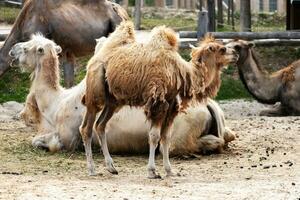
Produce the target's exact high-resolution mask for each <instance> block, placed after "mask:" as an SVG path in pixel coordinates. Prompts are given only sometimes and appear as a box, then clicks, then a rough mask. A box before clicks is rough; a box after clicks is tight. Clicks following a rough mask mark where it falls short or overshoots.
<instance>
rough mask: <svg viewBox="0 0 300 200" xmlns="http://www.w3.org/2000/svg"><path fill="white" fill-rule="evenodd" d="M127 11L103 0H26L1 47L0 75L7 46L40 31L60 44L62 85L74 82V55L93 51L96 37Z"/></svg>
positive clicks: (6, 61)
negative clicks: (62, 62) (61, 50)
mask: <svg viewBox="0 0 300 200" xmlns="http://www.w3.org/2000/svg"><path fill="white" fill-rule="evenodd" d="M127 18H128V17H127V14H126V11H125V10H124V9H123V8H121V7H120V6H119V5H118V4H115V3H112V2H110V1H106V0H27V1H26V2H25V3H24V6H23V8H22V10H21V12H20V14H19V16H18V17H17V19H16V21H15V23H14V25H13V28H12V30H11V32H10V34H9V35H8V37H7V38H6V40H5V43H4V45H3V47H2V48H1V49H0V76H1V75H2V74H3V73H4V72H5V71H6V70H8V68H9V63H10V61H11V58H10V57H9V56H8V52H9V50H10V49H11V48H12V46H13V45H14V44H16V43H18V42H22V41H27V40H29V39H30V36H31V35H32V34H34V33H36V32H40V33H42V34H43V35H45V36H46V37H47V38H50V39H53V40H54V41H55V42H56V43H57V44H58V45H60V46H61V47H62V48H63V52H62V57H63V59H64V60H65V61H67V62H66V63H65V64H64V76H65V85H66V86H67V87H70V86H71V85H73V79H74V65H75V57H79V56H84V55H88V54H90V53H92V52H93V50H94V47H95V45H96V42H95V39H96V38H99V37H101V36H107V35H108V34H109V33H111V32H112V31H114V29H115V27H116V25H117V24H119V23H120V22H121V21H122V19H127Z"/></svg>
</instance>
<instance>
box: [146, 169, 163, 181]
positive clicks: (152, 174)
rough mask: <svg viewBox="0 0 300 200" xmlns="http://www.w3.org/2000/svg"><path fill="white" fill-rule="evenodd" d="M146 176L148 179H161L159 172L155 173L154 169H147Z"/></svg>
mask: <svg viewBox="0 0 300 200" xmlns="http://www.w3.org/2000/svg"><path fill="white" fill-rule="evenodd" d="M148 178H149V179H161V176H160V175H159V174H156V172H155V170H149V171H148Z"/></svg>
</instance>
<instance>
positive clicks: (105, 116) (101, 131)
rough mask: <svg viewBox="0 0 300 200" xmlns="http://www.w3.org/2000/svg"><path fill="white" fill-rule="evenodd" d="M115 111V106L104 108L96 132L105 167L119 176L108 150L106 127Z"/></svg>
mask: <svg viewBox="0 0 300 200" xmlns="http://www.w3.org/2000/svg"><path fill="white" fill-rule="evenodd" d="M115 110H116V107H114V106H104V109H103V111H102V113H101V115H100V116H99V118H98V120H97V122H96V124H95V132H96V133H97V136H98V139H99V140H100V142H99V143H100V144H101V149H102V153H103V155H104V159H105V166H106V168H107V170H108V171H109V172H110V173H112V174H118V171H117V170H116V168H115V166H114V162H113V159H112V157H111V156H110V153H109V150H108V146H107V139H106V132H105V127H106V124H107V122H108V121H109V120H110V119H111V117H112V116H113V114H114V111H115Z"/></svg>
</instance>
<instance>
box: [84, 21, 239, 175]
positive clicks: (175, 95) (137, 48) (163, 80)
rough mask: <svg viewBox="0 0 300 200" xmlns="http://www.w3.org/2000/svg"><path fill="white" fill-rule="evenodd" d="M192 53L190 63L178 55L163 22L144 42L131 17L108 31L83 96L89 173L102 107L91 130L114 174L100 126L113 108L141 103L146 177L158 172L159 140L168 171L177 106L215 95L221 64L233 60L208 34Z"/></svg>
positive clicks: (91, 65)
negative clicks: (145, 135) (145, 131)
mask: <svg viewBox="0 0 300 200" xmlns="http://www.w3.org/2000/svg"><path fill="white" fill-rule="evenodd" d="M191 55H192V61H191V63H187V62H185V61H184V60H183V59H182V58H181V57H180V55H179V54H178V52H177V38H176V35H175V33H174V32H173V31H172V30H170V29H167V28H164V27H159V28H155V29H154V30H153V31H152V37H151V40H150V41H149V42H148V43H147V44H140V43H137V42H135V34H134V29H133V25H132V23H130V22H124V23H121V25H120V26H119V27H117V29H116V31H115V32H113V33H112V34H111V35H110V36H109V38H108V39H107V40H106V41H105V42H104V44H103V46H102V48H101V49H100V50H99V52H98V53H97V54H96V55H95V56H94V57H93V58H92V59H91V60H90V61H89V64H88V72H87V78H86V80H87V85H86V94H85V97H84V98H83V103H84V104H85V105H86V107H87V111H86V114H85V117H84V120H83V123H82V126H81V134H82V138H83V142H84V145H85V152H86V157H87V166H88V171H89V174H90V175H94V174H95V167H94V162H93V159H92V151H91V139H92V129H93V125H94V122H95V119H96V114H97V113H98V112H99V111H100V110H101V109H102V108H103V110H102V113H101V115H100V116H99V118H98V119H97V121H96V123H95V132H97V133H98V135H99V138H100V141H101V144H102V146H101V147H102V152H103V154H104V158H105V163H106V167H107V169H108V171H109V172H111V173H113V174H117V173H118V172H117V170H116V169H115V167H114V165H113V160H112V158H111V156H110V153H109V151H108V147H107V141H106V133H105V128H106V124H107V123H108V122H109V120H110V119H111V117H112V116H113V115H114V113H115V112H117V111H118V110H119V109H120V108H122V107H123V106H124V105H130V106H136V107H143V108H144V111H145V114H146V116H147V119H148V120H149V121H150V123H151V129H150V132H149V144H150V151H149V162H148V177H149V178H158V177H160V176H159V175H158V174H156V170H155V161H154V160H155V158H154V156H155V149H156V147H157V145H158V142H159V141H160V142H161V145H162V154H163V165H164V168H165V170H166V172H167V175H168V176H169V175H172V171H171V165H170V162H169V145H170V137H171V134H170V131H171V127H172V124H173V120H174V118H175V117H176V115H177V114H178V112H179V110H180V106H182V108H181V109H184V108H186V106H187V103H188V102H189V101H191V99H192V97H193V96H194V95H195V98H196V99H197V100H198V101H204V100H205V99H206V98H207V97H210V96H213V95H215V94H216V93H217V91H218V89H219V86H220V69H221V67H222V66H223V65H226V64H228V63H229V62H233V61H236V59H237V57H236V55H235V54H234V50H232V49H230V50H229V51H228V50H227V49H226V48H225V47H224V46H223V45H221V44H219V43H217V42H215V41H214V40H213V39H212V38H207V39H206V40H204V41H203V42H202V43H201V46H200V47H198V48H195V49H194V50H193V52H192V54H191ZM179 98H180V101H181V103H179Z"/></svg>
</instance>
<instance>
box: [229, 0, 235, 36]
mask: <svg viewBox="0 0 300 200" xmlns="http://www.w3.org/2000/svg"><path fill="white" fill-rule="evenodd" d="M229 1H230V2H231V3H230V6H231V26H232V30H233V31H234V30H235V28H234V26H235V25H234V2H233V0H229Z"/></svg>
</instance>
